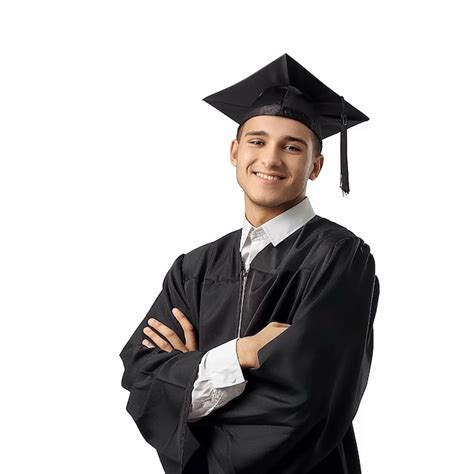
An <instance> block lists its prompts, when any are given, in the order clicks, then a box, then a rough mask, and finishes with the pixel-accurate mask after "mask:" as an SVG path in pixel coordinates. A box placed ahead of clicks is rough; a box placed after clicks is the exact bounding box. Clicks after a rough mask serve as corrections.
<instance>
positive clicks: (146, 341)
mask: <svg viewBox="0 0 474 474" xmlns="http://www.w3.org/2000/svg"><path fill="white" fill-rule="evenodd" d="M142 344H143V345H144V346H146V347H149V348H150V349H151V348H152V347H155V345H154V344H152V343H151V342H150V341H149V340H148V339H143V341H142Z"/></svg>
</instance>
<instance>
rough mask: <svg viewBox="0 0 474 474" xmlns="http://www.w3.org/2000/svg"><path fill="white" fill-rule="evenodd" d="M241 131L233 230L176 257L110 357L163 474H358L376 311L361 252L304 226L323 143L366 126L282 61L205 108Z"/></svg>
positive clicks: (364, 249) (321, 224)
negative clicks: (239, 204) (360, 414)
mask: <svg viewBox="0 0 474 474" xmlns="http://www.w3.org/2000/svg"><path fill="white" fill-rule="evenodd" d="M204 100H206V101H207V102H209V103H211V104H212V105H214V106H215V107H216V108H218V109H219V110H220V111H222V112H223V113H225V114H226V115H228V116H229V117H231V118H233V119H234V120H236V121H237V122H238V123H239V129H238V133H237V138H236V139H235V140H233V141H232V144H231V150H230V155H231V162H232V164H233V165H234V166H235V167H236V174H237V181H238V183H239V185H240V187H241V188H242V189H243V191H244V197H245V216H244V222H243V226H242V229H238V230H236V231H233V232H231V233H229V234H226V235H224V236H223V237H221V238H219V239H218V240H216V241H214V242H211V243H208V244H205V245H202V246H200V247H198V248H196V249H194V250H192V251H191V252H188V253H187V254H181V255H180V256H179V257H178V258H176V260H175V261H174V263H173V264H172V266H171V268H170V270H169V271H168V273H167V274H166V276H165V278H164V282H163V288H162V291H161V292H160V294H159V295H158V297H157V299H156V300H155V302H154V303H153V305H152V307H151V309H150V310H149V312H148V313H147V315H146V316H145V318H144V319H143V321H142V322H141V323H140V325H139V326H138V327H137V329H136V330H135V332H134V333H133V335H132V336H131V338H130V340H129V341H128V342H127V344H126V345H125V347H124V348H123V350H122V352H121V353H120V356H121V358H122V360H123V363H124V367H125V372H124V375H123V378H122V386H123V387H124V388H126V389H127V390H129V391H130V398H129V401H128V404H127V411H128V412H129V413H130V415H131V416H132V417H133V419H134V421H135V422H136V424H137V426H138V428H139V429H140V431H141V433H142V435H143V436H144V438H145V439H146V440H147V441H148V443H150V444H151V445H152V446H153V447H155V449H156V450H157V452H158V455H159V457H160V459H161V462H162V464H163V466H164V469H165V472H166V473H182V472H186V473H235V474H237V473H257V472H258V473H285V474H286V473H288V474H290V473H298V474H305V473H313V474H315V473H318V474H321V473H325V474H326V473H331V474H339V473H341V474H343V473H344V474H352V473H360V463H359V458H358V452H357V445H356V440H355V436H354V431H353V427H352V420H353V419H354V416H355V414H356V412H357V409H358V407H359V404H360V401H361V398H362V395H363V393H364V390H365V387H366V385H367V381H368V376H369V370H370V364H371V360H372V352H373V321H374V317H375V313H376V309H377V302H378V296H379V281H378V277H377V276H376V275H375V261H374V258H373V256H372V254H371V253H370V248H369V246H368V244H367V243H365V242H364V240H363V239H362V238H360V237H357V236H356V235H355V234H354V233H352V232H351V231H350V230H348V229H347V228H345V227H343V226H341V225H339V224H337V223H335V222H332V221H330V220H329V219H326V218H324V217H320V216H318V215H316V214H315V212H314V211H313V208H312V206H311V204H310V202H309V198H308V197H307V196H306V186H307V182H308V179H311V180H315V179H316V177H317V176H318V174H319V172H320V171H321V168H322V165H323V160H324V158H323V155H322V154H321V147H322V139H323V138H326V137H327V136H330V135H332V134H334V133H338V131H340V132H341V186H342V188H343V191H344V192H345V193H348V192H349V183H348V172H347V156H346V129H347V128H349V127H350V126H353V125H356V124H357V123H360V122H362V121H364V120H367V119H368V118H367V117H366V116H365V115H364V114H362V113H361V112H360V111H358V110H357V109H355V108H354V107H352V106H351V105H350V104H349V103H348V102H346V101H345V100H344V99H343V98H342V97H341V96H339V95H337V94H335V93H334V92H333V91H331V90H330V89H329V88H327V87H326V86H325V85H324V84H322V83H321V82H320V81H318V80H317V79H316V78H315V77H314V76H313V75H311V74H310V73H309V72H308V71H307V70H306V69H304V68H303V67H302V66H301V65H300V64H299V63H297V62H296V61H295V60H294V59H292V58H291V57H290V56H288V55H287V54H285V55H283V56H281V57H280V58H278V59H277V60H275V61H273V62H272V63H270V64H269V65H267V66H265V67H264V68H262V69H261V70H259V71H257V72H256V73H255V74H253V75H252V76H249V77H248V78H246V79H244V80H243V81H241V82H239V83H237V84H235V85H233V86H231V87H229V88H227V89H224V90H223V91H220V92H218V93H216V94H214V95H213V96H209V97H207V98H206V99H204Z"/></svg>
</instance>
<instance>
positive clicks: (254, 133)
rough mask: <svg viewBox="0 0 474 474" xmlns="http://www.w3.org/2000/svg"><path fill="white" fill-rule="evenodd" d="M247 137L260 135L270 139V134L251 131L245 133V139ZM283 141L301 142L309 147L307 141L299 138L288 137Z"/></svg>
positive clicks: (263, 131)
mask: <svg viewBox="0 0 474 474" xmlns="http://www.w3.org/2000/svg"><path fill="white" fill-rule="evenodd" d="M247 135H259V136H264V137H268V136H269V134H268V133H267V132H266V131H265V130H250V131H248V132H247V133H245V135H244V137H246V136H247ZM283 140H289V141H291V142H299V143H302V144H303V145H305V146H306V147H308V144H307V143H306V140H303V139H302V138H299V137H292V136H291V135H286V136H285V137H283Z"/></svg>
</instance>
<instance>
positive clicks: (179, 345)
mask: <svg viewBox="0 0 474 474" xmlns="http://www.w3.org/2000/svg"><path fill="white" fill-rule="evenodd" d="M148 324H149V325H150V326H151V327H152V328H153V329H156V330H157V331H158V332H159V333H160V334H163V336H165V337H166V339H168V341H169V343H168V342H166V341H165V340H164V339H163V338H162V337H160V336H158V334H156V333H155V331H153V330H152V329H150V328H148V331H150V332H151V333H153V334H150V335H151V336H153V335H154V337H155V339H152V341H153V342H155V343H156V344H158V346H159V347H161V348H162V349H163V350H165V351H168V352H171V350H172V349H173V348H174V349H178V350H180V351H181V352H188V349H187V347H186V346H185V345H184V344H183V341H182V340H181V339H180V338H179V337H178V336H177V335H176V333H175V332H174V331H173V330H172V329H170V328H169V327H168V326H166V324H163V323H162V322H160V321H157V320H156V319H154V318H150V319H149V320H148ZM145 331H147V328H145V329H144V330H143V332H145ZM145 334H147V336H149V334H148V333H146V332H145ZM163 346H165V347H163Z"/></svg>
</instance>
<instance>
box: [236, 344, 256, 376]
mask: <svg viewBox="0 0 474 474" xmlns="http://www.w3.org/2000/svg"><path fill="white" fill-rule="evenodd" d="M249 343H250V336H247V337H241V338H239V339H237V358H238V359H239V364H240V367H242V369H250V368H252V367H253V364H252V357H251V347H250V344H249Z"/></svg>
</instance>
